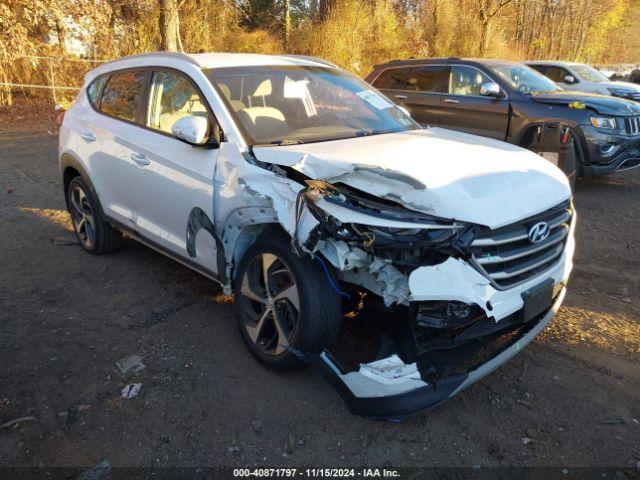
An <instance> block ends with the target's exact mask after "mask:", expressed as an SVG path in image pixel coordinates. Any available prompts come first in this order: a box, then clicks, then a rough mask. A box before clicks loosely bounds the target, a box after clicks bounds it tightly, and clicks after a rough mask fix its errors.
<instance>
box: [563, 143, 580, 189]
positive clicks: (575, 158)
mask: <svg viewBox="0 0 640 480" xmlns="http://www.w3.org/2000/svg"><path fill="white" fill-rule="evenodd" d="M576 141H577V140H576V138H575V137H574V136H573V135H571V139H570V140H569V142H570V145H569V151H568V154H567V155H566V156H565V162H564V165H563V168H562V171H563V172H564V174H565V175H566V176H567V178H568V179H569V186H570V187H571V192H575V191H576V180H577V179H578V175H579V173H580V152H579V150H578V146H577V145H576Z"/></svg>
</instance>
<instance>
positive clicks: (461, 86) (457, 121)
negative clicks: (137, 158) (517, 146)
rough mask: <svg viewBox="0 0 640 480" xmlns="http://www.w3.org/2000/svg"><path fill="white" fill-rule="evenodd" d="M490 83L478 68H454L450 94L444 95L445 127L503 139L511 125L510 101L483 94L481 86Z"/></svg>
mask: <svg viewBox="0 0 640 480" xmlns="http://www.w3.org/2000/svg"><path fill="white" fill-rule="evenodd" d="M488 82H493V80H492V79H491V78H489V76H488V75H486V74H485V73H483V72H481V71H480V70H478V69H477V68H474V67H469V66H466V65H452V66H451V71H450V75H449V82H448V88H447V93H445V94H443V95H442V100H441V104H440V105H441V108H440V110H441V113H440V123H441V124H442V126H443V127H446V128H451V129H452V130H458V131H461V132H467V133H473V134H475V135H481V136H483V137H490V138H495V139H497V140H504V139H505V138H506V136H507V128H508V126H509V100H508V99H506V98H495V97H488V96H483V95H481V94H480V88H481V86H482V84H483V83H488ZM493 83H495V82H493Z"/></svg>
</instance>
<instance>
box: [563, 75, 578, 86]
mask: <svg viewBox="0 0 640 480" xmlns="http://www.w3.org/2000/svg"><path fill="white" fill-rule="evenodd" d="M563 80H564V83H569V84H571V83H578V82H576V77H574V76H573V75H565V76H564V78H563Z"/></svg>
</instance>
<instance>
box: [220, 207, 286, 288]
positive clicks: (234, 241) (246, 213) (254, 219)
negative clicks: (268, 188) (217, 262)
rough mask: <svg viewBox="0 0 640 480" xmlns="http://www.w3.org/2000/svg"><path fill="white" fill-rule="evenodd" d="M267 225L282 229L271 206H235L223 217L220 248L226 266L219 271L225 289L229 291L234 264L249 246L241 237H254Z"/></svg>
mask: <svg viewBox="0 0 640 480" xmlns="http://www.w3.org/2000/svg"><path fill="white" fill-rule="evenodd" d="M267 226H273V227H276V228H278V229H281V230H282V226H281V225H280V223H279V222H278V215H277V214H276V211H275V210H274V209H273V208H271V207H242V208H237V209H236V210H233V211H232V212H231V213H230V214H229V215H228V216H227V218H226V219H225V221H224V230H223V232H222V248H223V249H224V255H225V260H226V268H225V270H224V271H222V272H221V273H223V274H224V277H223V278H225V280H226V281H225V290H226V289H227V288H228V289H229V291H231V288H232V283H233V278H234V275H233V267H234V264H236V263H238V262H239V261H240V259H241V258H242V255H243V254H244V252H245V251H246V250H247V248H248V247H249V246H250V244H247V243H246V242H244V241H243V239H246V238H248V237H255V236H256V235H257V234H260V233H262V231H263V230H264V227H267ZM256 227H258V229H257V230H258V232H256ZM251 243H253V242H251ZM221 277H222V275H221Z"/></svg>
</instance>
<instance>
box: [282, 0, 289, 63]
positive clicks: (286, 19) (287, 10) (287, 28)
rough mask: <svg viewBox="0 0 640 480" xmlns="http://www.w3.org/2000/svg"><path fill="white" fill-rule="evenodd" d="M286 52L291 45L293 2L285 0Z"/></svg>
mask: <svg viewBox="0 0 640 480" xmlns="http://www.w3.org/2000/svg"><path fill="white" fill-rule="evenodd" d="M283 3H284V25H283V28H284V50H285V52H287V51H288V50H289V46H290V45H291V0H284V2H283Z"/></svg>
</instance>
